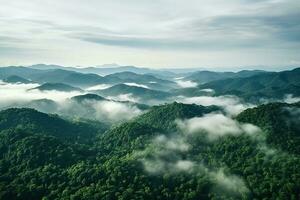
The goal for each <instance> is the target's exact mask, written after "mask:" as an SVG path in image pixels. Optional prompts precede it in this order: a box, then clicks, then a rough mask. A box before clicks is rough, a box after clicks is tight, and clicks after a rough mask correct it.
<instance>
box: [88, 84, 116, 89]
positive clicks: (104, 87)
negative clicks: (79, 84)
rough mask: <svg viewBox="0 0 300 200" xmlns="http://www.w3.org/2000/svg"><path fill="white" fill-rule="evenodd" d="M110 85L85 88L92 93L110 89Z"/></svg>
mask: <svg viewBox="0 0 300 200" xmlns="http://www.w3.org/2000/svg"><path fill="white" fill-rule="evenodd" d="M111 86H112V85H109V84H99V85H94V86H92V87H89V88H87V89H86V90H88V91H93V90H104V89H107V88H110V87H111Z"/></svg>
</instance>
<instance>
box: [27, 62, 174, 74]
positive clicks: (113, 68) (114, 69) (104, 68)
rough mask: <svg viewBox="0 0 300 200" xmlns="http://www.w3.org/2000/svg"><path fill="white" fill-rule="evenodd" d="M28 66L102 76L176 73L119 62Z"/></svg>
mask: <svg viewBox="0 0 300 200" xmlns="http://www.w3.org/2000/svg"><path fill="white" fill-rule="evenodd" d="M28 67H29V68H33V69H39V70H45V69H48V70H49V69H52V70H53V69H63V70H70V71H74V72H79V73H92V74H98V75H101V76H106V75H109V74H114V73H121V72H132V73H135V74H153V75H162V76H164V77H173V76H174V75H175V73H173V72H170V71H167V70H154V69H149V68H143V67H135V66H119V65H117V64H107V65H101V66H96V67H64V66H60V65H46V64H36V65H31V66H28Z"/></svg>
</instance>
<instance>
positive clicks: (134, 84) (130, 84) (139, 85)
mask: <svg viewBox="0 0 300 200" xmlns="http://www.w3.org/2000/svg"><path fill="white" fill-rule="evenodd" d="M123 84H125V85H129V86H136V87H141V88H149V87H148V86H147V85H143V84H137V83H123Z"/></svg>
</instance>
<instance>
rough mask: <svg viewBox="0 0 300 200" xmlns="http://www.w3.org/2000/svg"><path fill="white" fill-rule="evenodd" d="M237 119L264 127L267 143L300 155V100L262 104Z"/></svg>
mask: <svg viewBox="0 0 300 200" xmlns="http://www.w3.org/2000/svg"><path fill="white" fill-rule="evenodd" d="M237 119H238V120H239V121H241V122H247V123H251V124H255V125H257V126H259V127H261V128H262V129H264V130H265V132H266V135H267V138H266V140H267V143H268V144H269V145H271V146H273V147H274V148H280V149H281V150H283V151H287V152H289V153H295V154H298V155H300V102H298V103H294V104H287V103H270V104H266V105H261V106H258V107H256V108H251V109H248V110H245V111H244V112H242V113H241V114H239V115H238V116H237Z"/></svg>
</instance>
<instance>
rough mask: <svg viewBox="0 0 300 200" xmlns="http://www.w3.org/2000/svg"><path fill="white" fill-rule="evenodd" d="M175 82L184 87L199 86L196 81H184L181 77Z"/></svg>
mask: <svg viewBox="0 0 300 200" xmlns="http://www.w3.org/2000/svg"><path fill="white" fill-rule="evenodd" d="M175 82H176V83H177V85H178V86H179V87H182V88H193V87H197V85H198V84H197V83H196V82H193V81H184V80H181V79H177V80H176V81H175Z"/></svg>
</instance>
